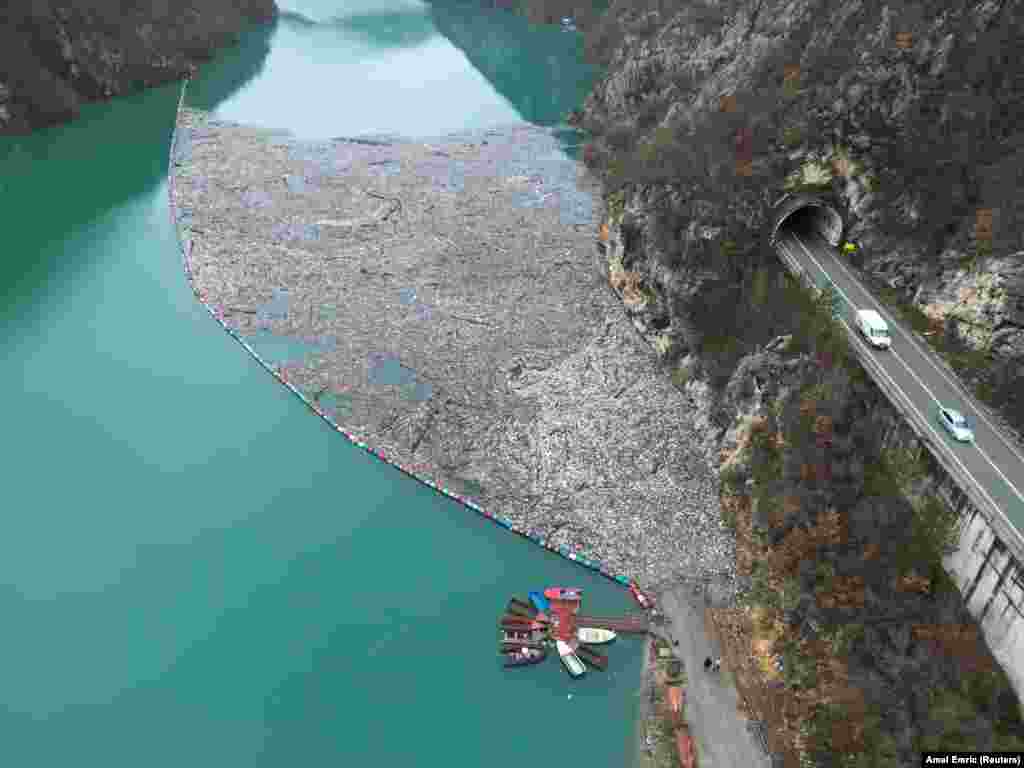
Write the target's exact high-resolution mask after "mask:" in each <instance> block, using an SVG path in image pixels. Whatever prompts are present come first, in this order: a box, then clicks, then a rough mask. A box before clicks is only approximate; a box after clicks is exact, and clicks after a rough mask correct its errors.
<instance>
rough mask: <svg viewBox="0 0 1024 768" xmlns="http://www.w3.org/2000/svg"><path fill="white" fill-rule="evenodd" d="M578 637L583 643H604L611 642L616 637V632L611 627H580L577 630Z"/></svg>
mask: <svg viewBox="0 0 1024 768" xmlns="http://www.w3.org/2000/svg"><path fill="white" fill-rule="evenodd" d="M576 637H577V639H578V640H579V641H580V642H581V643H586V644H587V645H601V644H603V643H610V642H611V641H612V640H614V639H615V638H616V634H615V633H614V632H612V631H611V630H610V629H601V628H599V627H580V628H579V629H577V630H576Z"/></svg>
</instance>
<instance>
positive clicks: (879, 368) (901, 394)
mask: <svg viewBox="0 0 1024 768" xmlns="http://www.w3.org/2000/svg"><path fill="white" fill-rule="evenodd" d="M778 245H780V246H784V245H785V243H784V242H783V241H781V240H780V241H779V243H778ZM787 250H788V249H787ZM790 258H792V255H791V256H790ZM811 258H812V259H813V258H814V257H813V256H812V257H811ZM825 274H828V273H827V272H826V273H825ZM836 290H837V291H839V286H836ZM839 293H840V294H841V295H842V296H843V298H844V299H845V298H846V295H845V294H843V292H842V291H839ZM847 301H849V299H847ZM839 322H840V323H842V324H843V327H844V328H846V329H847V331H848V332H850V333H851V334H854V331H853V329H852V328H851V327H850V324H849V323H847V322H846V320H845V319H844V318H842V317H840V318H839ZM854 335H856V334H854ZM858 343H860V342H859V339H858ZM864 360H865V361H866V362H868V363H870V364H871V365H872V366H873V367H874V368H875V370H876V371H877V372H878V373H880V374H881V375H882V376H883V377H884V378H885V379H886V380H887V381H888V382H889V384H890V386H891V387H892V388H893V391H894V392H896V393H897V394H898V395H899V397H900V398H901V399H902V400H903V401H904V402H905V403H906V404H907V405H908V406H909V408H910V409H911V410H913V411H916V410H917V407H916V406H915V405H914V401H913V400H911V399H910V395H908V394H907V393H906V392H904V391H903V389H902V388H901V387H900V385H899V384H897V383H896V382H895V380H893V378H892V376H891V375H889V372H888V371H886V370H885V369H884V368H882V366H881V364H880V363H879V362H878V361H877V360H875V359H874V357H873V356H872V355H871V354H870V351H869V354H867V355H864ZM904 365H906V364H905V363H904ZM922 420H923V421H924V425H925V427H926V428H927V430H928V431H929V432H931V434H932V435H933V436H934V437H935V438H936V440H937V441H938V443H940V444H944V442H945V441H944V439H943V437H942V435H940V434H939V433H938V432H937V431H936V429H935V427H934V426H932V423H931V420H930V419H928V418H927V417H926V416H923V417H922ZM945 447H946V448H947V449H948V448H949V446H948V445H946V446H945ZM948 453H949V455H950V457H952V459H953V461H954V462H956V464H957V466H959V467H960V469H961V470H962V471H963V473H964V474H965V475H966V476H967V479H968V480H970V481H971V482H972V483H974V485H975V487H976V488H977V489H978V490H979V491H980V492H981V493H982V494H984V496H985V498H986V499H987V500H988V502H989V503H990V504H991V505H992V506H993V507H994V508H995V509H996V510H997V511H999V512H1002V510H1001V509H1000V507H999V505H998V504H996V502H995V499H993V498H992V497H991V496H990V495H989V493H988V491H987V490H985V487H984V486H983V485H982V484H981V483H979V482H978V481H977V480H976V479H975V478H974V475H972V474H971V471H970V470H969V469H967V467H966V466H965V465H964V463H963V462H962V461H961V460H960V457H959V456H957V455H956V452H955V451H952V450H949V451H948ZM1013 530H1016V528H1013Z"/></svg>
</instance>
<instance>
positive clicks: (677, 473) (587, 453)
mask: <svg viewBox="0 0 1024 768" xmlns="http://www.w3.org/2000/svg"><path fill="white" fill-rule="evenodd" d="M179 137H180V140H179V145H180V146H179V150H178V151H177V153H176V157H175V162H174V167H173V172H174V174H175V202H176V206H177V207H178V210H179V216H180V217H181V224H182V226H183V231H184V232H185V237H186V239H190V240H191V261H192V265H193V274H194V276H195V282H196V284H197V286H198V287H199V289H200V290H201V291H203V292H204V293H205V296H206V301H207V302H209V303H210V304H211V305H213V306H215V307H218V308H219V309H220V311H222V312H223V314H224V317H225V318H226V319H227V321H228V322H229V324H230V325H231V326H232V327H234V328H235V329H236V330H237V331H238V332H239V333H240V334H241V335H243V337H245V338H246V339H247V340H252V343H253V346H254V347H255V348H256V349H257V350H258V351H260V350H261V349H263V348H265V349H269V350H271V351H275V350H276V353H278V354H280V356H281V360H280V362H281V364H282V366H287V368H288V378H289V381H291V382H292V383H293V384H295V385H296V386H297V387H299V388H300V389H301V390H303V391H305V392H308V393H310V395H311V396H313V397H318V398H320V403H321V405H322V406H323V408H324V410H325V411H326V412H327V413H328V414H329V415H331V417H332V419H333V420H334V421H335V422H336V423H337V424H339V425H340V426H341V427H343V428H344V429H345V430H346V431H348V432H350V433H352V434H355V435H357V436H359V439H361V440H362V441H364V442H366V443H368V444H369V445H371V446H374V447H375V448H378V449H380V450H382V451H383V452H385V453H386V454H387V455H388V457H389V459H392V460H394V461H396V462H397V463H399V464H402V465H403V466H405V467H407V468H410V469H412V470H413V471H414V472H416V473H417V474H422V475H428V476H431V477H433V479H434V480H435V482H437V483H438V484H439V485H441V486H443V487H447V488H450V489H453V490H455V491H456V492H459V493H461V494H462V495H464V496H467V497H469V498H471V499H473V500H474V501H475V502H477V503H478V504H479V505H480V506H481V507H483V508H484V509H488V510H492V511H493V512H495V513H497V514H501V515H502V516H504V517H506V518H507V519H509V520H511V521H512V522H513V523H515V524H517V525H520V526H522V527H524V528H527V529H531V530H534V531H537V532H538V533H541V534H542V535H544V536H545V538H547V539H548V540H549V541H550V540H553V541H554V542H555V543H556V544H558V545H564V546H567V547H571V548H573V549H574V550H577V551H582V552H584V553H586V555H587V556H588V557H592V558H593V559H596V560H598V561H600V562H601V563H603V564H604V565H605V566H606V567H608V568H609V570H611V571H613V572H616V573H622V574H626V575H628V576H631V577H633V578H635V579H636V580H637V581H638V582H639V583H640V584H643V585H644V586H645V588H649V589H655V590H657V589H660V588H663V587H667V586H669V585H671V584H673V583H676V582H677V581H678V580H680V579H681V578H684V577H688V578H693V577H695V576H701V575H704V574H706V573H712V572H721V571H722V570H723V569H725V568H727V567H728V566H729V564H731V563H733V562H734V560H735V555H734V545H733V543H732V536H731V533H730V532H729V531H728V529H726V528H725V527H724V526H723V525H722V523H721V522H720V514H719V509H718V498H717V490H716V484H715V481H714V477H713V475H712V473H711V472H710V470H709V468H708V465H707V463H706V461H705V458H704V455H703V454H702V453H701V452H700V451H699V450H698V448H697V446H699V445H700V444H701V440H700V439H699V436H698V435H696V434H695V430H694V428H693V427H692V426H691V425H690V424H689V423H688V418H689V415H690V411H691V409H692V406H691V405H690V403H689V401H688V399H687V398H686V397H685V396H684V395H683V394H682V393H680V392H678V391H677V390H676V389H675V388H674V387H673V386H672V384H671V383H670V381H669V380H668V377H667V376H665V375H664V373H663V372H662V371H661V370H660V368H659V365H658V362H657V360H656V356H655V355H654V353H653V352H652V351H651V350H650V349H649V348H648V347H646V346H645V345H643V344H642V343H641V342H640V341H639V339H638V338H637V336H636V335H635V332H634V330H633V328H632V326H631V325H630V323H629V321H628V320H627V319H626V317H625V315H624V313H623V310H622V306H621V303H620V302H619V301H618V300H617V299H616V298H615V296H614V295H612V294H611V292H610V291H609V290H608V288H607V276H606V275H604V274H602V273H601V272H600V271H599V270H598V269H597V268H595V259H594V253H593V251H594V233H595V229H596V221H597V219H596V217H595V216H594V212H593V210H592V208H594V207H596V206H597V205H598V204H599V202H598V201H599V194H598V189H597V185H596V181H595V180H593V179H590V178H588V177H587V176H586V175H585V174H584V173H583V172H582V171H581V170H580V169H581V166H578V165H577V163H576V162H575V161H573V160H571V159H569V158H568V157H566V155H565V153H564V152H562V151H561V150H560V147H559V144H558V141H557V140H556V137H555V136H554V135H553V133H552V132H551V131H547V130H543V129H539V128H535V127H531V126H522V125H519V126H510V127H508V128H506V129H501V130H494V131H489V132H487V133H486V134H484V135H481V136H460V137H447V138H444V139H437V140H432V141H430V142H427V143H423V142H406V141H398V140H388V139H385V140H381V141H380V142H375V143H368V142H355V141H351V140H342V139H338V140H332V141H327V142H317V143H310V142H301V141H298V140H296V139H294V138H292V137H289V136H287V135H283V134H280V135H274V134H270V133H268V132H266V131H260V130H257V129H253V128H249V127H244V126H238V125H231V124H227V123H220V122H215V121H212V120H211V119H210V117H209V115H207V114H205V113H201V112H196V111H192V110H182V112H181V114H180V115H179ZM257 342H258V343H257ZM260 345H264V347H262V348H261V346H260ZM268 354H269V353H268Z"/></svg>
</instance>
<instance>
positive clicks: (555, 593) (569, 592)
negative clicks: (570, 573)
mask: <svg viewBox="0 0 1024 768" xmlns="http://www.w3.org/2000/svg"><path fill="white" fill-rule="evenodd" d="M544 597H546V598H547V599H548V600H582V599H583V590H582V589H576V588H569V587H548V588H547V589H545V590H544Z"/></svg>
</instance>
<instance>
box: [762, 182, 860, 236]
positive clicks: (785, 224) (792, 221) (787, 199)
mask: <svg viewBox="0 0 1024 768" xmlns="http://www.w3.org/2000/svg"><path fill="white" fill-rule="evenodd" d="M768 224H769V225H770V230H769V232H768V233H767V235H768V243H769V244H770V245H771V246H772V247H774V246H775V244H776V243H777V242H778V239H779V234H780V233H781V232H785V231H786V230H790V231H796V232H801V231H803V232H815V233H817V234H819V235H821V237H823V238H825V240H827V241H828V242H829V244H830V245H833V246H837V245H839V240H840V238H841V237H842V236H843V217H842V216H840V215H839V212H838V211H836V209H835V208H833V207H832V206H831V205H829V204H828V203H826V202H825V201H824V200H822V199H821V198H819V197H816V196H814V195H808V194H793V193H789V194H786V195H783V196H782V198H780V199H779V201H778V202H777V203H776V204H775V205H774V206H773V207H772V212H771V216H770V217H769V220H768Z"/></svg>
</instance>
